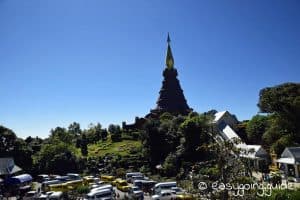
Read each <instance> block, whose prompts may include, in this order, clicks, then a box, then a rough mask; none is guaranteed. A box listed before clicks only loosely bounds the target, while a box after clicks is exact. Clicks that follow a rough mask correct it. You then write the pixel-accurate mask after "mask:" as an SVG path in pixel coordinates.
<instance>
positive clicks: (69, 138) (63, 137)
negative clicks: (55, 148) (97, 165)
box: [49, 127, 75, 144]
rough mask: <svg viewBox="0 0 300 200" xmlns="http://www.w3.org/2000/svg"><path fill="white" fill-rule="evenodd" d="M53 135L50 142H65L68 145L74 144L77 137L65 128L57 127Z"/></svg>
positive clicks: (52, 130)
mask: <svg viewBox="0 0 300 200" xmlns="http://www.w3.org/2000/svg"><path fill="white" fill-rule="evenodd" d="M50 133H51V135H50V137H49V139H50V141H53V142H54V141H63V142H65V143H68V144H72V143H73V140H74V139H75V136H74V135H73V134H72V133H70V132H69V131H67V130H66V129H65V128H62V127H56V128H55V129H51V131H50Z"/></svg>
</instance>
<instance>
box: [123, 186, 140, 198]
mask: <svg viewBox="0 0 300 200" xmlns="http://www.w3.org/2000/svg"><path fill="white" fill-rule="evenodd" d="M125 196H126V197H127V198H128V199H130V200H143V199H144V192H143V191H142V190H140V188H138V187H135V186H133V187H131V188H129V189H128V192H127V193H126V194H125Z"/></svg>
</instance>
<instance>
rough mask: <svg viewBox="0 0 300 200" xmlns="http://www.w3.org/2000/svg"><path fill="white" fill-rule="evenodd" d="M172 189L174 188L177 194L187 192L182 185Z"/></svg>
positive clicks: (172, 188)
mask: <svg viewBox="0 0 300 200" xmlns="http://www.w3.org/2000/svg"><path fill="white" fill-rule="evenodd" d="M171 190H173V191H174V192H175V193H176V194H184V193H186V191H185V190H183V189H182V188H180V187H171Z"/></svg>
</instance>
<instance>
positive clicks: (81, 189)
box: [76, 185, 90, 194]
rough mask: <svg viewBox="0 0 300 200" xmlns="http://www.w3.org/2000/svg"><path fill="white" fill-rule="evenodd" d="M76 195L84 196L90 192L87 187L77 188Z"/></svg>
mask: <svg viewBox="0 0 300 200" xmlns="http://www.w3.org/2000/svg"><path fill="white" fill-rule="evenodd" d="M76 191H77V193H78V194H86V193H89V192H90V188H89V187H88V186H84V185H82V186H78V187H77V189H76Z"/></svg>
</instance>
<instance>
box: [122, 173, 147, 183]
mask: <svg viewBox="0 0 300 200" xmlns="http://www.w3.org/2000/svg"><path fill="white" fill-rule="evenodd" d="M133 176H144V175H143V174H142V173H141V172H129V173H126V181H127V182H128V183H132V182H133V180H132V177H133Z"/></svg>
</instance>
